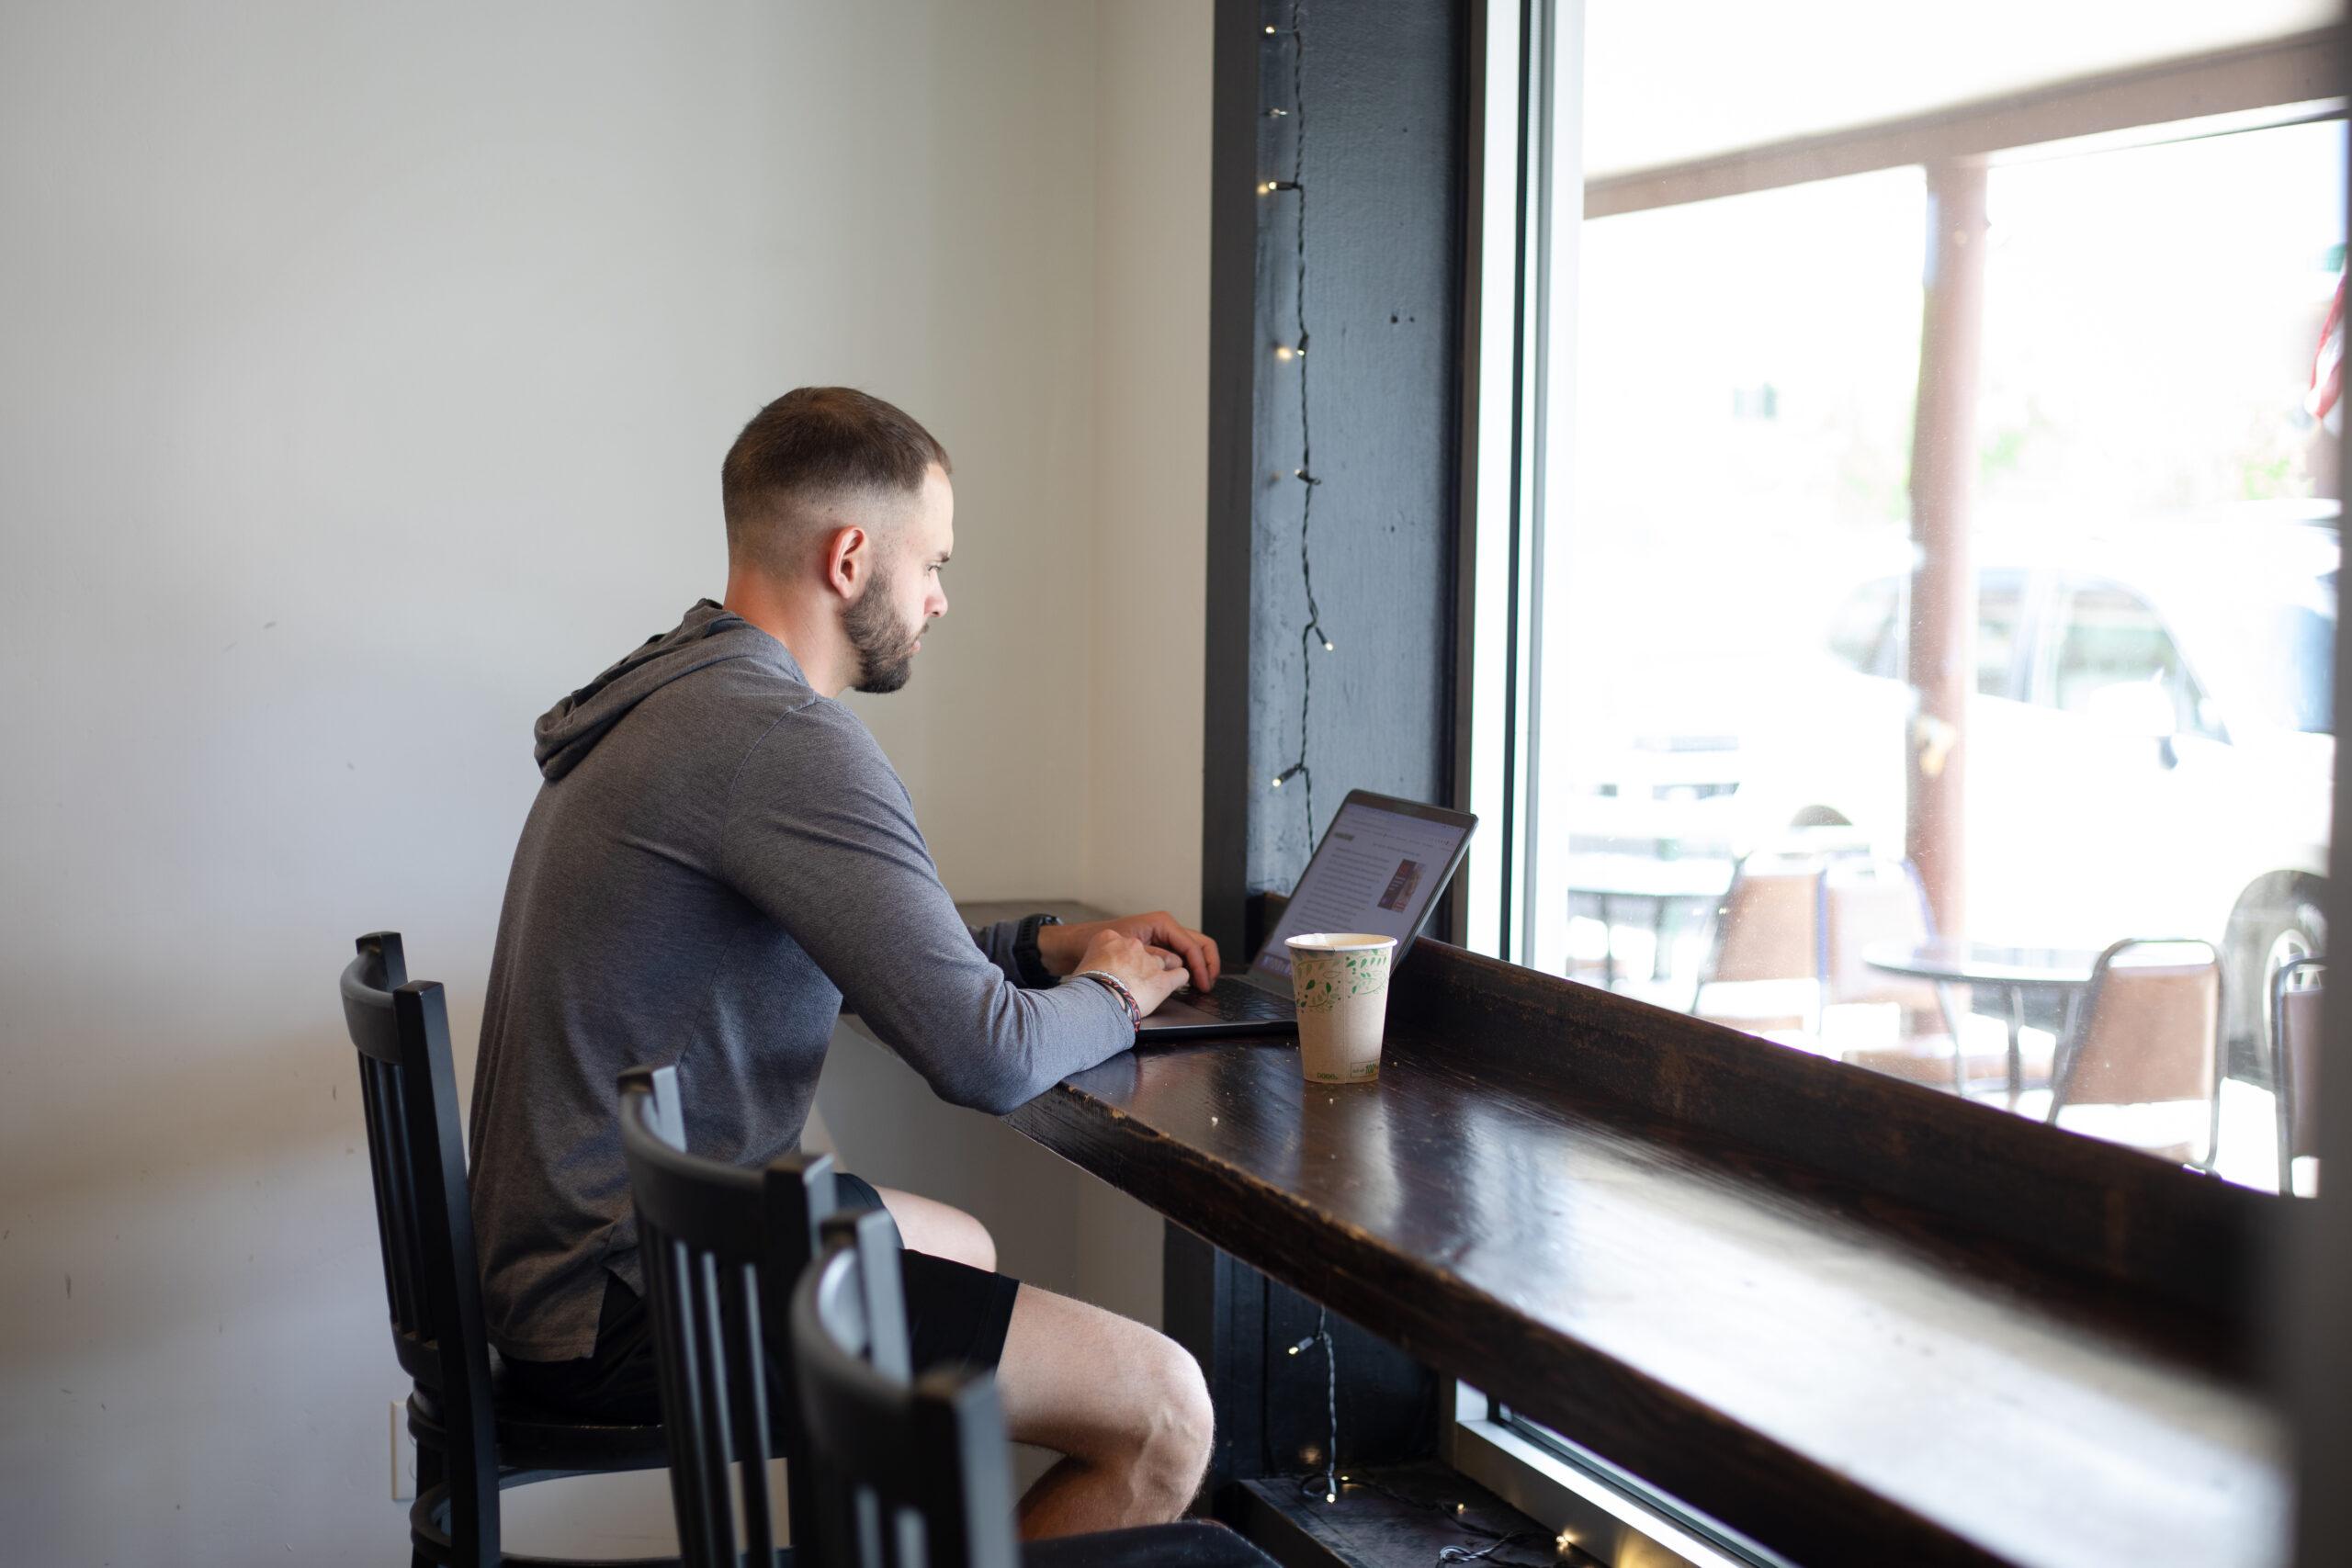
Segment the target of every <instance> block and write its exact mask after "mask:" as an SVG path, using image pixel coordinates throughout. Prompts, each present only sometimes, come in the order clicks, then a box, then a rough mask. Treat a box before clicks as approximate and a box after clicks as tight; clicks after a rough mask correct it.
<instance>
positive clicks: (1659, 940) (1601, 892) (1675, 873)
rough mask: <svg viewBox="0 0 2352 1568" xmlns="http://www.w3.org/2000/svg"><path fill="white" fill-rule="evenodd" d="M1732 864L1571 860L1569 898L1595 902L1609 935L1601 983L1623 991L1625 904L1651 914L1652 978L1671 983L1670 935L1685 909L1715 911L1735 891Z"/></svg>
mask: <svg viewBox="0 0 2352 1568" xmlns="http://www.w3.org/2000/svg"><path fill="white" fill-rule="evenodd" d="M1731 878H1732V863H1731V862H1729V861H1727V860H1724V859H1723V858H1721V857H1719V856H1709V857H1702V858H1695V859H1691V860H1663V859H1660V858H1658V857H1657V856H1654V855H1636V854H1625V853H1621V852H1590V853H1583V854H1572V855H1570V856H1569V857H1568V897H1570V898H1572V899H1573V898H1575V897H1577V896H1579V895H1582V896H1584V897H1589V898H1592V899H1593V900H1595V901H1596V902H1597V903H1599V905H1600V924H1601V927H1602V929H1603V931H1605V932H1606V933H1607V934H1606V936H1605V937H1604V939H1603V943H1602V948H1601V954H1600V976H1601V983H1602V984H1603V985H1605V986H1607V987H1609V988H1610V989H1611V990H1612V991H1613V990H1615V989H1616V988H1617V921H1616V904H1617V902H1618V901H1619V900H1621V899H1627V900H1633V901H1635V902H1640V903H1646V904H1647V905H1648V906H1649V908H1650V936H1651V939H1652V941H1653V942H1655V944H1656V945H1655V946H1654V947H1653V948H1652V949H1651V958H1650V978H1651V979H1653V980H1662V979H1664V978H1665V977H1666V975H1665V964H1666V945H1667V929H1668V925H1669V924H1670V923H1671V922H1672V917H1673V914H1674V912H1675V911H1676V910H1677V909H1679V908H1702V909H1706V910H1710V911H1712V910H1713V909H1714V908H1715V907H1716V906H1718V905H1719V904H1721V903H1722V902H1723V899H1724V892H1725V890H1726V889H1728V888H1729V887H1730V886H1731Z"/></svg>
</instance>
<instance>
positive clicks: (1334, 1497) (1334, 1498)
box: [1323, 1492, 1340, 1503]
mask: <svg viewBox="0 0 2352 1568" xmlns="http://www.w3.org/2000/svg"><path fill="white" fill-rule="evenodd" d="M1339 1500H1340V1495H1339V1494H1338V1493H1337V1492H1326V1493H1324V1494H1323V1501H1325V1502H1326V1503H1336V1502H1338V1501H1339Z"/></svg>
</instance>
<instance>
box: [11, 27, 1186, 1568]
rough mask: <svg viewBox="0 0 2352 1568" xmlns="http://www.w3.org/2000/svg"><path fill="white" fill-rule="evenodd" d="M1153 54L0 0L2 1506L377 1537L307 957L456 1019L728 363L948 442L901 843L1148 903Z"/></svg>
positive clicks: (674, 539) (1011, 878)
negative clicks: (531, 742) (560, 724)
mask: <svg viewBox="0 0 2352 1568" xmlns="http://www.w3.org/2000/svg"><path fill="white" fill-rule="evenodd" d="M1207 68H1208V18H1207V8H1206V6H1205V5H1203V4H1198V3H1195V4H1192V5H1185V6H1175V5H1170V6H1154V5H1148V4H1140V3H1123V4H1111V3H1108V0H1106V3H1105V4H1103V6H1101V7H1100V8H1099V17H1098V7H1097V6H1094V5H1091V4H1086V3H1083V0H1062V3H1058V4H1056V3H1047V0H1036V3H1020V0H989V3H987V4H985V5H982V4H971V3H959V0H933V3H931V4H916V3H913V0H898V3H894V4H891V5H888V6H870V5H850V4H846V3H834V4H825V5H818V4H802V5H788V6H785V5H750V4H745V5H736V6H724V5H718V4H712V3H700V4H695V5H692V6H664V7H647V6H621V5H607V6H582V5H576V4H574V5H560V6H559V5H552V4H550V5H544V6H519V5H513V4H509V5H503V6H497V7H481V6H458V5H444V6H403V7H400V8H397V9H395V8H391V7H372V6H340V7H326V6H313V5H307V4H300V3H295V0H285V3H281V4H276V5H268V6H260V5H242V6H227V5H213V6H193V5H188V6H167V5H148V6H100V5H94V4H81V5H74V6H65V5H41V6H36V5H32V4H24V3H16V0H0V312H5V314H0V551H5V559H0V680H5V681H6V682H7V686H6V689H7V690H8V691H9V693H10V694H12V696H13V698H14V700H13V702H12V703H11V704H10V713H9V723H8V726H7V739H6V743H5V748H0V760H5V764H6V765H5V766H0V1412H5V1416H4V1417H0V1541H5V1542H6V1543H7V1544H6V1548H5V1555H6V1557H7V1558H8V1560H9V1561H11V1562H27V1563H51V1562H57V1563H85V1562H88V1563H102V1562H119V1563H140V1562H164V1561H175V1562H193V1563H211V1562H218V1563H223V1564H227V1563H244V1562H257V1561H264V1560H269V1561H275V1560H278V1559H280V1558H284V1559H285V1560H288V1561H300V1562H376V1563H387V1562H397V1561H401V1560H402V1557H403V1553H404V1548H403V1546H402V1544H401V1538H400V1522H399V1517H398V1510H397V1509H396V1508H395V1507H394V1506H392V1505H391V1504H390V1502H389V1500H388V1498H387V1495H386V1486H385V1470H386V1447H387V1444H386V1435H385V1407H386V1402H387V1401H388V1400H389V1399H390V1397H391V1396H392V1395H394V1394H395V1393H397V1392H398V1391H399V1379H398V1377H397V1374H396V1372H395V1371H394V1369H393V1366H392V1363H391V1359H390V1348H389V1345H388V1344H387V1340H386V1335H385V1332H384V1327H383V1317H382V1313H383V1300H382V1294H381V1277H380V1273H379V1269H378V1264H377V1260H376V1257H375V1237H374V1232H373V1228H372V1224H373V1222H372V1219H371V1218H370V1210H369V1205H370V1198H369V1194H368V1184H367V1179H366V1175H365V1165H364V1160H363V1159H362V1158H361V1156H360V1155H359V1154H358V1153H357V1152H356V1149H357V1145H358V1144H359V1127H358V1122H357V1118H356V1109H355V1108H354V1107H353V1105H352V1104H351V1102H350V1099H349V1089H350V1084H351V1079H352V1066H351V1058H350V1055H349V1052H348V1047H347V1045H345V1043H343V1042H342V1041H341V1038H340V1025H339V1020H338V1019H337V1017H336V1013H335V1010H334V1002H333V999H332V989H331V987H332V984H333V979H334V974H335V972H336V970H337V969H338V968H339V967H340V966H341V964H342V963H343V962H344V960H345V957H347V955H348V953H349V951H350V949H349V940H350V937H351V936H352V935H353V934H355V933H356V932H358V931H365V930H368V929H371V928H374V927H378V926H392V927H398V928H401V929H403V930H405V931H407V932H408V933H409V939H410V953H411V956H412V961H413V968H414V971H415V972H416V973H418V974H420V975H423V976H434V977H437V978H440V979H442V980H444V981H445V982H447V984H448V986H449V987H450V996H451V1000H452V1008H453V1021H454V1023H455V1027H456V1032H457V1035H458V1041H459V1044H460V1055H461V1057H462V1058H463V1062H462V1063H461V1066H469V1065H470V1056H471V1043H472V1038H473V1033H474V1030H475V1027H476V1022H477V1020H478V1018H479V1011H480V997H481V983H482V976H483V971H484V968H485V966H486V964H487V959H488V953H489V947H490V940H491V935H492V928H493V925H494V921H495V918H496V909H497V901H498V897H499V893H500V890H501V887H502V886H503V878H504V873H505V865H506V861H507V857H508V855H509V854H510V853H511V851H512V847H513V842H514V837H515V830H516V829H517V827H518V826H519V824H520V821H521V818H522V815H523V812H524V811H525V810H526V807H527V805H528V802H529V799H530V795H531V792H532V789H533V788H534V786H535V784H536V776H535V774H534V773H533V772H532V770H531V767H530V764H529V761H528V727H529V723H530V720H531V718H532V716H534V715H536V714H537V712H538V711H540V709H542V708H543V707H545V706H546V705H547V704H548V702H549V701H551V700H552V699H553V698H554V697H555V696H557V695H559V694H561V693H562V692H564V691H566V690H568V689H570V688H571V686H572V685H575V684H577V683H578V682H580V681H582V680H583V679H584V678H586V677H587V676H588V675H589V674H592V673H593V672H594V671H595V670H596V669H598V668H600V667H601V666H602V665H603V664H604V663H605V662H606V661H608V660H610V659H612V658H613V657H615V656H616V655H617V654H618V653H619V652H621V651H623V650H624V649H627V648H628V647H629V646H630V645H632V644H633V643H634V642H636V641H637V640H638V639H639V638H640V637H644V636H645V635H647V634H649V633H650V632H653V631H656V630H658V629H661V628H662V627H664V626H668V625H669V624H671V623H672V621H673V619H674V617H675V616H676V615H677V614H678V613H679V612H680V611H681V610H682V609H683V608H684V606H685V604H687V603H689V602H690V601H691V600H692V599H693V598H695V596H696V595H698V594H702V593H709V592H717V590H718V586H719V578H720V570H721V548H720V535H719V529H718V515H717V504H716V503H717V486H716V473H717V468H718V457H719V456H720V454H721V453H722V452H723V451H724V449H725V447H726V445H727V443H728V441H729V439H730V438H731V436H732V435H733V434H734V431H735V430H736V428H737V427H738V426H739V425H740V424H741V422H742V420H744V419H745V418H746V417H748V416H749V414H750V413H751V412H752V411H753V410H755V409H756V408H757V407H758V406H759V404H760V403H761V402H762V401H763V400H765V399H766V398H768V397H770V396H772V395H774V394H775V392H777V391H779V390H781V389H784V388H786V387H788V386H791V385H794V384H797V383H803V382H817V381H845V382H850V383H854V384H856V385H860V386H864V387H866V388H868V389H871V390H874V391H876V392H877V393H879V394H881V395H883V396H885V397H888V398H891V399H893V400H899V401H900V402H903V403H904V404H905V405H906V406H907V407H908V408H909V409H910V410H911V411H912V412H915V413H916V414H917V415H918V417H920V418H922V419H923V420H924V421H925V422H926V423H929V424H930V425H931V426H932V428H933V430H934V431H935V432H936V433H937V434H939V435H940V437H941V438H942V439H943V440H944V442H945V443H946V444H947V446H949V448H950V449H951V451H953V452H954V454H955V455H956V479H957V497H958V508H957V532H958V541H957V552H956V566H955V567H954V569H952V574H951V579H950V591H951V593H952V595H953V597H954V600H955V610H954V613H953V615H951V617H950V618H949V620H948V621H947V622H946V623H945V624H944V627H943V630H942V633H941V635H940V636H938V637H936V638H935V639H932V640H930V641H929V642H928V644H927V647H926V657H925V659H924V660H923V663H922V667H921V669H920V671H919V675H918V679H917V680H916V682H914V684H913V685H912V686H911V687H910V689H909V690H908V692H906V693H905V694H901V695H899V696H898V697H895V698H893V699H890V700H889V701H888V702H887V703H877V704H869V705H865V709H864V711H865V713H866V715H867V716H868V718H869V721H870V722H871V723H872V724H873V725H874V726H875V728H876V732H877V733H878V734H879V735H880V736H881V737H882V739H883V741H884V743H885V745H886V746H887V747H888V749H889V750H890V752H891V755H892V756H893V758H894V760H896V761H898V762H899V766H900V768H901V771H902V772H903V773H905V775H906V777H907V779H908V781H909V784H910V787H911V788H912V790H913V792H914V795H915V798H916V802H917V806H918V808H919V811H920V813H921V815H922V819H923V822H924V825H925V827H926V829H927V830H928V831H929V833H930V835H931V837H932V840H933V847H934V849H935V851H936V852H937V854H938V857H939V860H940V862H941V864H942V866H943V869H944V871H945V873H946V874H947V876H948V879H949V882H950V885H951V886H954V887H955V888H956V891H957V892H958V893H959V894H962V895H964V896H967V897H993V896H1010V895H1019V894H1068V893H1071V892H1076V893H1078V894H1079V895H1080V896H1082V897H1093V898H1096V899H1098V900H1103V901H1108V902H1111V903H1114V904H1136V903H1155V904H1156V903H1165V904H1168V905H1170V907H1174V908H1180V909H1183V910H1186V911H1187V912H1189V906H1190V901H1191V900H1193V898H1194V897H1196V890H1197V881H1198V876H1197V852H1198V818H1197V803H1198V778H1199V772H1200V757H1199V732H1200V726H1199V691H1198V682H1199V662H1200V651H1199V595H1200V588H1199V571H1200V560H1199V558H1200V553H1201V538H1202V528H1201V518H1200V498H1201V496H1202V495H1203V493H1204V455H1203V440H1204V438H1203V434H1202V428H1201V427H1202V425H1203V423H1204V403H1205V390H1204V353H1205V347H1204V344H1205V313H1206V292H1207V290H1206V276H1207V263H1206V231H1205V217H1206V183H1205V182H1206V177H1207V175H1206V171H1207V159H1208V146H1207V113H1208V95H1207ZM1121 160H1131V161H1132V163H1133V165H1134V167H1133V168H1132V170H1123V169H1121V168H1118V167H1114V164H1115V163H1116V162H1117V161H1121ZM1109 344H1116V346H1117V348H1118V356H1117V357H1115V358H1114V356H1112V355H1107V354H1106V353H1105V348H1106V346H1108V345H1109ZM1145 627H1148V628H1150V631H1151V633H1152V636H1153V637H1156V638H1164V639H1165V640H1166V641H1167V642H1168V644H1169V648H1170V651H1168V652H1167V653H1166V654H1165V655H1164V656H1163V655H1162V654H1161V653H1160V652H1159V650H1158V649H1156V648H1147V647H1146V646H1144V644H1143V643H1142V641H1141V640H1140V639H1136V640H1130V637H1129V634H1130V632H1131V631H1132V630H1133V629H1136V628H1145ZM1144 687H1148V695H1145V696H1138V695H1137V694H1136V693H1137V689H1138V688H1144ZM1153 705H1162V706H1164V709H1165V713H1164V715H1163V714H1161V713H1160V712H1158V711H1154V708H1153ZM1139 807H1140V808H1142V810H1144V811H1145V812H1147V813H1148V814H1149V815H1150V816H1151V817H1152V818H1154V820H1153V821H1152V822H1151V824H1150V826H1149V828H1148V830H1142V829H1130V828H1129V827H1127V826H1126V825H1125V824H1126V823H1127V822H1128V821H1129V820H1130V819H1131V818H1132V817H1133V816H1134V815H1135V814H1136V812H1137V810H1138V808H1139ZM1170 813H1175V814H1180V815H1178V816H1176V817H1174V818H1172V819H1171V818H1170V817H1169V816H1168V815H1166V814H1170ZM868 1109H870V1108H868ZM978 1136H979V1138H980V1139H982V1140H983V1141H982V1142H979V1143H977V1144H976V1145H975V1148H976V1149H977V1151H978V1152H977V1153H976V1154H975V1155H974V1156H973V1157H974V1158H975V1159H977V1160H981V1161H987V1162H992V1161H993V1160H994V1158H995V1156H991V1155H989V1153H988V1149H987V1145H986V1144H985V1141H984V1140H985V1139H986V1138H988V1137H1005V1136H1010V1134H1005V1133H1004V1132H1003V1130H1002V1129H1001V1128H998V1127H995V1126H992V1125H982V1126H981V1127H980V1129H979V1134H978ZM843 1152H844V1154H845V1156H847V1157H849V1158H850V1159H851V1160H852V1161H853V1162H854V1163H857V1164H859V1165H860V1166H861V1167H871V1166H876V1165H879V1166H888V1164H890V1163H891V1162H892V1160H893V1158H894V1157H895V1156H894V1155H893V1151H892V1149H891V1147H890V1146H889V1145H888V1144H887V1143H884V1142H882V1141H880V1137H879V1134H876V1135H874V1139H873V1141H872V1145H871V1146H869V1147H867V1148H865V1149H860V1148H858V1147H856V1146H854V1145H850V1144H848V1143H847V1141H846V1140H845V1146H844V1151H843ZM869 1156H870V1157H869ZM987 1168H988V1169H989V1171H991V1172H993V1171H994V1169H995V1167H994V1165H993V1163H990V1164H989V1165H988V1167H987ZM1027 1169H1029V1171H1030V1176H1029V1177H1028V1178H1027V1179H1030V1180H1032V1181H1034V1182H1035V1183H1036V1184H1037V1185H1038V1187H1039V1190H1044V1189H1045V1188H1046V1187H1048V1186H1051V1185H1052V1184H1053V1183H1054V1182H1056V1181H1059V1182H1061V1183H1063V1184H1064V1185H1063V1186H1062V1187H1061V1188H1059V1189H1057V1192H1058V1193H1060V1194H1061V1196H1059V1197H1057V1198H1056V1199H1055V1200H1054V1201H1056V1202H1065V1203H1067V1204H1069V1207H1070V1208H1071V1210H1072V1212H1074V1213H1076V1214H1077V1215H1078V1219H1077V1221H1076V1223H1077V1224H1078V1227H1079V1228H1078V1232H1077V1234H1076V1235H1074V1236H1073V1237H1072V1239H1071V1240H1070V1241H1069V1243H1068V1244H1067V1247H1066V1249H1065V1250H1063V1251H1062V1252H1061V1253H1060V1254H1059V1256H1060V1257H1061V1258H1064V1259H1067V1268H1068V1269H1069V1282H1070V1285H1071V1287H1072V1288H1078V1289H1081V1290H1089V1291H1091V1292H1092V1293H1094V1294H1095V1295H1096V1296H1097V1298H1098V1299H1103V1300H1106V1301H1114V1303H1118V1304H1127V1303H1135V1302H1142V1303H1148V1302H1150V1301H1151V1300H1152V1299H1153V1298H1154V1297H1156V1267H1157V1241H1156V1227H1153V1226H1148V1225H1146V1224H1143V1223H1141V1221H1140V1219H1139V1215H1138V1213H1136V1211H1134V1210H1133V1208H1132V1205H1125V1201H1124V1200H1118V1199H1116V1198H1115V1197H1114V1196H1112V1195H1108V1194H1107V1193H1105V1192H1103V1190H1100V1189H1094V1190H1085V1189H1084V1184H1082V1183H1080V1182H1078V1181H1077V1179H1074V1178H1073V1177H1071V1176H1070V1175H1069V1173H1068V1172H1067V1171H1066V1170H1065V1169H1064V1168H1060V1167H1058V1166H1057V1165H1055V1164H1053V1163H1052V1162H1050V1161H1044V1160H1039V1161H1036V1162H1035V1164H1034V1165H1033V1166H1031V1167H1028V1168H1027ZM980 1170H981V1168H980V1167H977V1166H976V1167H973V1168H971V1173H972V1174H973V1175H974V1176H977V1175H978V1174H979V1173H980ZM935 1174H936V1177H937V1179H938V1181H939V1183H940V1184H941V1185H940V1189H939V1195H941V1196H943V1197H947V1198H950V1199H954V1198H956V1196H957V1195H958V1194H957V1192H956V1190H953V1189H954V1187H955V1186H956V1182H957V1181H958V1179H959V1173H958V1172H957V1171H956V1170H955V1169H952V1168H941V1169H939V1170H938V1171H937V1172H936V1173H935ZM973 1190H975V1191H979V1192H986V1191H989V1190H991V1189H989V1187H988V1185H987V1183H985V1182H978V1181H975V1183H974V1189H973ZM1025 1245H1026V1244H1025ZM1034 1245H1035V1247H1043V1248H1045V1249H1046V1250H1047V1251H1051V1249H1052V1248H1053V1247H1056V1246H1060V1245H1062V1244H1059V1243H1057V1242H1056V1241H1055V1240H1054V1238H1052V1237H1051V1236H1044V1237H1040V1238H1037V1239H1036V1240H1035V1244H1034ZM1145 1271H1148V1274H1147V1272H1145ZM69 1279H70V1294H69V1284H68V1281H69ZM572 1484H575V1485H576V1484H581V1483H572ZM655 1496H656V1497H657V1498H658V1491H657V1493H656V1494H655ZM654 1506H656V1507H657V1508H658V1502H657V1503H656V1504H655V1505H654ZM657 1522H658V1521H657ZM538 1544H543V1545H548V1546H550V1547H559V1546H560V1543H553V1542H545V1541H540V1542H538Z"/></svg>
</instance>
